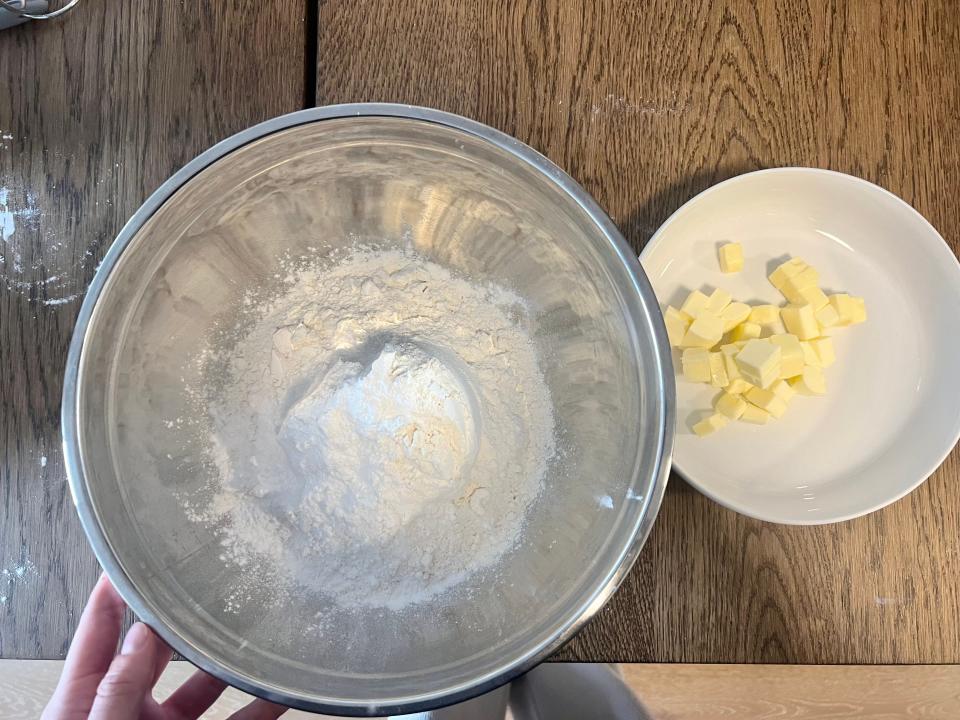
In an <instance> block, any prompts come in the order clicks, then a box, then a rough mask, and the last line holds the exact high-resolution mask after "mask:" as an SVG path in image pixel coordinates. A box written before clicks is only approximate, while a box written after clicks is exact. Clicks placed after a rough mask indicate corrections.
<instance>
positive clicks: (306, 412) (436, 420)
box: [200, 251, 554, 608]
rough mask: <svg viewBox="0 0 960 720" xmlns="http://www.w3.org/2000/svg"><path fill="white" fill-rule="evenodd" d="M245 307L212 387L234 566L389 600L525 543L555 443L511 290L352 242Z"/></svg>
mask: <svg viewBox="0 0 960 720" xmlns="http://www.w3.org/2000/svg"><path fill="white" fill-rule="evenodd" d="M250 312H251V313H254V321H253V322H252V324H251V326H250V328H249V329H248V330H246V331H245V332H244V334H243V335H242V337H240V338H239V339H238V341H237V342H236V344H235V345H234V346H233V347H232V348H231V351H230V354H229V357H228V358H227V359H226V362H225V367H226V378H227V379H226V382H224V383H222V384H221V385H220V386H219V388H218V390H217V391H216V393H215V394H214V396H213V397H210V398H209V413H210V416H211V427H212V432H211V437H210V456H211V458H212V460H213V461H214V463H215V465H216V467H217V470H218V474H219V482H218V484H217V488H216V493H215V495H214V497H213V499H212V500H211V502H210V503H209V506H208V507H207V508H206V509H205V511H204V512H203V513H200V515H201V516H202V519H203V520H204V521H206V522H210V523H215V524H216V525H217V527H218V528H219V532H220V535H221V543H222V545H223V557H224V559H225V561H226V562H228V563H232V564H234V565H236V566H238V567H251V566H253V567H264V566H268V567H270V568H271V569H272V570H274V571H275V572H276V575H277V576H278V577H279V578H280V580H281V582H283V583H285V584H287V585H289V586H290V587H294V586H300V587H306V588H308V589H310V590H315V591H318V592H321V593H324V594H325V595H328V596H329V597H330V598H331V599H332V600H333V601H334V602H336V603H338V604H340V605H343V606H347V607H349V606H357V605H363V606H381V607H390V608H399V607H403V606H406V605H409V604H411V603H415V602H420V601H423V600H427V599H429V598H431V597H433V596H435V595H436V594H438V593H440V592H443V591H445V590H448V589H450V588H452V587H454V586H455V585H456V584H457V583H459V582H460V581H462V580H463V579H464V578H466V577H468V576H469V575H471V574H473V573H475V572H478V571H481V570H485V569H490V568H493V567H494V566H495V565H496V563H497V561H498V560H499V559H500V558H501V557H502V556H503V554H504V553H506V552H507V551H508V550H509V549H510V548H511V547H512V546H514V545H515V544H516V543H517V541H518V540H519V539H520V537H521V533H522V530H523V521H524V516H525V513H526V511H527V510H528V508H529V507H530V505H531V503H532V502H533V501H534V500H535V498H536V497H537V494H538V492H539V491H540V487H541V483H542V481H543V477H544V474H545V472H546V467H547V463H548V461H549V460H550V458H551V457H552V455H553V453H554V421H553V408H552V405H551V401H550V396H549V392H548V390H547V387H546V383H545V381H544V378H543V375H542V373H541V371H540V368H539V365H538V361H537V355H536V352H535V348H534V345H533V342H532V341H531V339H530V337H529V335H528V333H527V332H526V330H525V329H524V321H525V318H526V313H527V310H526V307H525V305H524V303H523V301H522V300H521V299H520V298H519V297H517V296H516V295H515V294H513V293H511V292H509V291H507V290H504V289H502V288H500V287H497V286H492V285H479V284H474V283H471V282H469V281H467V280H466V279H464V278H462V277H458V276H456V275H454V274H453V273H451V272H450V271H449V270H447V269H445V268H443V267H441V266H440V265H437V264H435V263H432V262H429V261H426V260H424V259H422V258H420V257H418V256H416V255H415V254H413V253H409V252H403V251H381V252H377V251H357V252H355V253H353V254H352V255H350V256H348V257H347V258H345V259H344V260H342V261H341V262H339V263H337V264H335V265H333V266H331V267H326V268H323V269H312V270H303V271H300V272H298V273H297V274H296V276H295V277H294V278H293V279H292V281H291V282H290V283H289V285H288V287H287V289H286V290H285V292H283V294H281V295H280V296H278V297H276V298H275V299H273V300H272V301H271V302H270V303H269V304H267V305H266V306H265V307H259V306H254V308H253V309H251V311H250Z"/></svg>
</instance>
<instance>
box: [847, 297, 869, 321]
mask: <svg viewBox="0 0 960 720" xmlns="http://www.w3.org/2000/svg"><path fill="white" fill-rule="evenodd" d="M850 302H851V303H852V307H853V309H852V312H851V313H850V324H851V325H856V324H857V323H862V322H866V321H867V303H866V301H865V300H864V299H863V298H861V297H854V298H850Z"/></svg>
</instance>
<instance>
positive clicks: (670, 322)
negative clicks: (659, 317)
mask: <svg viewBox="0 0 960 720" xmlns="http://www.w3.org/2000/svg"><path fill="white" fill-rule="evenodd" d="M692 322H693V318H692V317H690V316H689V315H687V314H686V313H685V312H683V310H677V309H676V308H675V307H672V306H669V305H668V306H667V309H666V311H665V312H664V313H663V323H664V325H666V326H667V337H668V338H670V344H671V345H673V346H674V347H680V345H681V343H683V336H684V335H686V334H687V329H688V328H689V327H690V323H692Z"/></svg>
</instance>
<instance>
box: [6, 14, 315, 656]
mask: <svg viewBox="0 0 960 720" xmlns="http://www.w3.org/2000/svg"><path fill="white" fill-rule="evenodd" d="M304 9H305V4H304V3H303V2H302V0H271V2H269V3H264V2H258V1H257V0H218V1H217V2H213V3H206V2H202V3H196V2H190V3H186V2H167V1H165V0H137V2H112V1H101V0H94V1H91V2H83V3H80V4H79V5H78V7H77V9H76V10H74V11H72V12H71V13H70V14H68V15H67V16H65V17H64V18H63V19H62V20H60V21H57V22H49V23H29V24H27V25H24V26H21V27H19V28H16V29H13V30H8V31H4V32H3V33H2V34H0V69H2V72H0V98H3V99H2V100H0V228H2V229H0V234H2V243H0V253H2V262H0V281H2V285H0V368H2V372H0V407H2V411H0V439H2V443H3V445H2V459H0V657H8V658H9V657H14V658H15V657H24V658H56V657H62V656H63V654H64V652H65V650H66V647H67V644H68V642H69V639H70V637H71V635H72V633H73V627H74V625H75V623H76V621H77V620H78V618H79V613H80V610H81V609H82V607H83V603H84V602H85V600H86V596H87V594H88V592H89V590H90V588H91V587H92V586H93V583H94V581H95V580H96V577H97V573H98V568H97V565H96V562H95V560H94V558H93V554H92V553H91V552H90V550H89V549H88V545H87V542H86V539H85V537H84V535H83V533H82V531H81V528H80V525H79V522H78V520H77V518H76V513H75V511H74V508H73V505H72V503H71V501H70V495H69V492H68V490H67V487H66V484H65V483H66V476H65V473H64V469H63V463H62V460H61V454H60V450H59V446H60V436H59V408H60V391H61V382H62V381H61V378H62V375H63V368H64V361H65V358H66V351H67V345H68V342H69V339H70V334H71V331H72V329H73V322H74V318H75V317H76V313H77V311H78V309H79V305H80V300H81V299H82V293H83V291H84V289H85V288H86V286H87V284H88V282H89V281H90V278H91V277H92V274H93V272H94V269H95V268H96V266H97V263H98V262H99V261H100V258H101V257H102V255H103V253H104V251H105V250H106V248H107V247H108V245H109V244H110V242H111V240H112V239H113V238H114V236H115V235H116V233H117V232H118V231H119V229H120V227H121V226H122V225H123V223H124V222H125V221H126V219H127V218H128V217H129V216H130V215H131V214H132V213H133V212H134V210H136V208H137V207H138V206H139V205H140V203H141V202H143V200H144V199H145V198H146V196H147V195H148V194H149V193H150V192H151V191H152V190H154V189H155V188H156V187H157V186H158V185H159V184H160V183H161V182H162V181H163V180H164V179H165V178H166V177H167V176H168V175H170V174H171V173H172V172H173V171H174V170H176V169H177V168H179V167H180V166H181V165H183V164H184V163H185V162H187V161H188V160H189V159H191V158H192V157H193V156H194V155H196V154H197V153H198V152H200V151H202V150H204V149H205V148H207V147H208V146H209V145H211V144H213V143H214V142H216V141H217V140H220V139H222V138H224V137H226V136H228V135H230V134H232V133H234V132H236V131H238V130H240V129H242V128H244V127H246V126H248V125H251V124H253V123H255V122H258V121H260V120H263V119H266V118H268V117H271V116H274V115H277V114H280V113H284V112H289V111H291V110H296V109H298V108H299V107H301V104H302V101H303V96H304V93H303V62H304V46H305V42H304V41H305V35H304V26H303V24H302V20H303V15H304Z"/></svg>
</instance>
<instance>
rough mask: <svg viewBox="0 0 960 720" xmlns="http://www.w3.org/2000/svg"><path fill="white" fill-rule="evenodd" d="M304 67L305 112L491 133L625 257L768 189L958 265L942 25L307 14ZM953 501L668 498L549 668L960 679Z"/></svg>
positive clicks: (554, 4) (953, 476) (744, 5)
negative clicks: (520, 149) (867, 509)
mask: <svg viewBox="0 0 960 720" xmlns="http://www.w3.org/2000/svg"><path fill="white" fill-rule="evenodd" d="M318 51H319V59H318V70H317V101H318V103H320V104H324V103H332V102H351V101H364V100H378V101H390V102H400V103H411V104H420V105H428V106H433V107H437V108H440V109H443V110H449V111H452V112H457V113H461V114H463V115H467V116H469V117H471V118H474V119H477V120H480V121H482V122H485V123H487V124H490V125H492V126H494V127H496V128H499V129H501V130H503V131H505V132H508V133H510V134H512V135H514V136H516V137H518V138H519V139H521V140H523V141H524V142H527V143H529V144H531V145H532V146H533V147H535V148H537V149H538V150H540V151H541V152H543V153H544V154H546V155H547V156H548V157H550V158H551V159H552V160H554V161H555V162H557V163H559V164H560V165H561V166H562V167H564V168H565V169H566V170H567V171H568V172H570V173H571V174H572V175H573V176H574V177H575V178H576V179H577V180H579V181H580V182H581V183H582V184H583V185H584V186H585V187H586V189H587V190H588V191H589V192H591V193H592V194H593V195H594V197H596V198H597V200H598V201H599V202H600V203H601V205H603V206H604V207H605V208H606V209H607V210H608V212H609V213H610V215H611V216H612V217H613V219H614V220H615V221H616V222H617V223H618V224H619V226H620V228H621V230H622V231H623V232H624V234H625V236H626V237H627V239H628V240H629V241H630V242H631V244H632V245H633V246H634V248H635V249H637V250H638V251H639V250H640V248H642V246H643V244H644V243H645V242H646V241H647V239H648V238H649V237H650V235H651V234H652V233H653V232H654V231H655V230H656V228H657V227H658V226H659V225H660V224H661V223H662V222H663V221H664V220H665V219H666V218H667V217H668V216H669V214H670V213H671V212H672V211H673V210H675V209H676V208H677V207H679V206H680V205H681V204H682V203H683V202H685V201H686V200H687V199H689V198H690V197H692V196H693V195H695V194H696V193H697V192H699V191H701V190H703V189H705V188H706V187H708V186H710V185H712V184H714V183H716V182H719V181H721V180H724V179H726V178H728V177H731V176H733V175H737V174H739V173H742V172H746V171H749V170H754V169H758V168H762V167H772V166H781V165H807V166H815V167H825V168H831V169H835V170H841V171H844V172H849V173H852V174H855V175H859V176H861V177H864V178H866V179H868V180H871V181H873V182H876V183H878V184H880V185H882V186H883V187H885V188H887V189H889V190H891V191H893V192H894V193H896V194H898V195H900V196H901V197H903V198H904V199H906V200H907V202H909V203H911V204H912V205H914V206H915V207H916V208H917V209H918V210H919V211H920V212H921V213H923V214H924V215H925V216H926V217H927V218H929V219H930V221H931V222H932V223H933V224H934V225H935V226H936V227H937V228H938V229H939V230H940V231H941V233H942V234H943V235H944V237H945V238H946V239H947V241H948V243H950V245H951V247H952V248H953V249H954V251H955V252H956V251H957V250H958V249H960V199H958V197H960V196H958V194H957V192H956V188H957V187H960V12H957V6H956V4H955V3H953V2H947V1H944V2H935V1H933V0H924V1H922V2H887V1H886V0H884V1H882V2H839V1H838V2H827V1H825V0H816V1H809V0H801V1H799V2H794V1H792V0H791V1H789V2H788V1H787V0H780V1H778V2H738V1H733V0H723V1H716V2H708V3H674V2H666V1H665V0H652V1H651V2H643V3H636V2H628V1H627V0H539V1H537V0H518V1H511V2H507V1H506V0H503V1H501V2H492V1H489V0H481V1H480V2H478V1H476V0H422V1H421V2H417V3H393V2H388V1H387V0H324V1H323V2H320V5H319V33H318ZM904 241H905V242H909V238H905V239H904ZM958 480H960V456H958V454H957V453H956V452H954V454H952V455H951V456H950V458H949V459H948V460H947V462H946V463H945V464H944V465H943V466H942V467H941V468H940V470H939V471H938V472H937V473H936V474H935V475H934V476H933V477H932V478H931V479H930V480H929V481H928V482H927V483H926V484H925V485H924V486H922V487H921V488H920V489H919V490H918V491H916V492H914V493H913V494H911V495H910V496H908V497H907V498H906V499H904V500H902V501H900V502H898V503H896V504H894V505H893V506H892V507H889V508H887V509H885V510H883V511H881V512H878V513H876V514H874V515H872V516H870V517H867V518H862V519H859V520H855V521H852V522H848V523H843V524H840V525H835V526H829V527H814V528H799V527H797V528H794V527H779V526H775V525H769V524H764V523H761V522H757V521H753V520H749V519H746V518H743V517H740V516H738V515H736V514H734V513H732V512H730V511H727V510H725V509H723V508H721V507H720V506H718V505H716V504H715V503H713V502H711V501H709V500H707V499H706V498H704V497H703V496H701V495H699V494H698V493H696V492H694V491H693V490H691V489H690V488H689V487H687V486H686V485H684V484H683V482H682V481H681V480H679V479H678V478H673V479H672V481H671V485H670V488H669V490H668V493H667V497H666V500H665V502H664V505H663V509H662V511H661V515H660V518H659V520H658V522H657V525H656V527H655V529H654V532H653V535H652V536H651V538H650V540H649V542H648V545H647V547H646V548H645V550H644V552H643V554H642V556H641V558H640V560H639V562H638V563H637V566H636V567H635V569H634V571H633V572H632V573H631V575H630V576H629V578H628V579H627V581H626V583H625V584H624V586H623V587H622V588H621V590H620V591H619V593H618V594H617V595H616V596H615V597H614V599H613V600H612V601H611V603H610V604H609V605H608V606H607V607H606V608H605V609H604V610H603V611H602V612H601V613H600V614H599V615H598V617H597V618H596V619H595V620H594V621H593V622H592V623H591V624H590V625H589V626H588V627H587V629H586V630H584V631H583V632H582V633H581V634H580V635H579V636H578V637H577V638H575V639H574V640H573V642H571V643H570V644H569V645H568V646H567V648H566V649H565V650H563V651H562V652H561V653H560V654H559V655H558V657H559V658H562V659H568V660H574V659H576V660H606V661H669V662H745V663H746V662H749V663H757V662H764V663H784V662H790V663H920V662H928V663H943V662H958V661H960V534H958V532H957V529H958V527H960V493H958V492H957V481H958Z"/></svg>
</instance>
